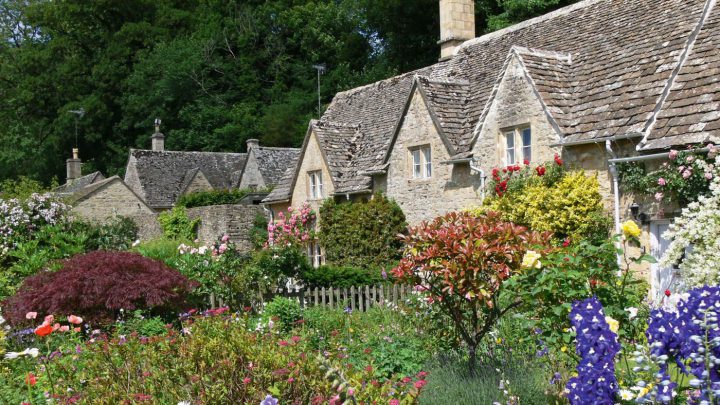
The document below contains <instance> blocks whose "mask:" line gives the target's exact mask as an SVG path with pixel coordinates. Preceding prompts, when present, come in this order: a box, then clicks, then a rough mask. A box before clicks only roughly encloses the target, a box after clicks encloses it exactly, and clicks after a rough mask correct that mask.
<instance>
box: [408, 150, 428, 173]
mask: <svg viewBox="0 0 720 405" xmlns="http://www.w3.org/2000/svg"><path fill="white" fill-rule="evenodd" d="M410 155H411V158H412V177H413V178H414V179H427V178H430V176H432V155H431V152H430V146H429V145H425V146H419V147H415V148H412V149H410Z"/></svg>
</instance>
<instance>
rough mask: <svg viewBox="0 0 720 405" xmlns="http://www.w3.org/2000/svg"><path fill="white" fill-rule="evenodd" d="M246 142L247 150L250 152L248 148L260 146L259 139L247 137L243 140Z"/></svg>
mask: <svg viewBox="0 0 720 405" xmlns="http://www.w3.org/2000/svg"><path fill="white" fill-rule="evenodd" d="M245 142H246V143H247V151H248V152H250V149H255V148H259V147H260V141H259V140H257V139H248V140H247V141H245Z"/></svg>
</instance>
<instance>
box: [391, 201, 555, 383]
mask: <svg viewBox="0 0 720 405" xmlns="http://www.w3.org/2000/svg"><path fill="white" fill-rule="evenodd" d="M549 237H550V235H549V234H548V233H545V234H540V233H538V232H534V231H530V230H528V229H527V228H525V227H523V226H519V225H515V224H513V223H510V222H503V221H502V220H501V218H500V214H498V213H495V212H488V213H485V214H480V215H474V214H472V213H469V212H461V213H457V212H451V213H449V214H446V215H445V216H442V217H438V218H436V219H434V220H433V221H432V222H430V223H423V224H421V225H420V226H418V227H414V228H411V230H410V234H409V235H407V236H403V237H402V240H403V241H404V242H405V246H406V247H405V256H404V257H403V259H402V260H401V261H400V264H399V265H398V267H396V268H395V269H393V274H394V275H395V277H397V279H398V282H400V283H413V284H415V285H417V286H420V287H421V288H422V289H423V290H424V291H426V292H427V294H428V300H429V302H431V304H432V305H433V306H435V307H437V308H438V309H439V310H440V311H442V313H444V315H445V316H447V317H448V318H449V319H450V320H451V322H452V323H453V325H454V327H455V330H456V331H457V333H458V334H459V335H460V337H461V338H462V340H463V341H464V342H465V344H466V345H467V347H468V355H469V360H468V366H469V369H470V372H471V373H473V372H474V371H475V363H476V349H477V346H478V345H479V344H480V342H481V341H482V339H483V337H484V336H485V335H486V334H487V333H488V332H489V331H490V330H491V328H492V327H493V326H494V325H495V323H496V322H497V321H498V320H499V319H500V318H501V317H502V316H503V315H505V314H506V313H507V312H508V311H509V310H511V309H513V308H515V307H517V306H518V305H520V304H521V302H519V301H514V302H510V303H508V304H505V305H504V307H501V305H502V304H501V302H500V301H499V299H498V298H499V295H500V292H501V290H502V287H503V284H504V283H505V281H507V280H508V279H509V278H510V277H512V276H513V275H515V274H516V273H518V272H520V271H521V269H522V268H523V267H526V268H529V267H535V265H536V263H539V261H538V255H539V253H537V252H534V251H531V250H530V249H531V248H536V247H540V249H539V250H538V251H540V252H542V251H543V250H544V248H543V247H542V246H543V244H544V243H545V242H544V241H546V240H548V239H549Z"/></svg>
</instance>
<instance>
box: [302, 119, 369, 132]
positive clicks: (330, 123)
mask: <svg viewBox="0 0 720 405" xmlns="http://www.w3.org/2000/svg"><path fill="white" fill-rule="evenodd" d="M312 125H313V126H314V127H317V128H320V129H326V128H333V127H334V128H343V129H354V130H356V131H357V130H359V129H360V124H349V123H344V122H336V121H322V120H321V121H315V122H313V123H312Z"/></svg>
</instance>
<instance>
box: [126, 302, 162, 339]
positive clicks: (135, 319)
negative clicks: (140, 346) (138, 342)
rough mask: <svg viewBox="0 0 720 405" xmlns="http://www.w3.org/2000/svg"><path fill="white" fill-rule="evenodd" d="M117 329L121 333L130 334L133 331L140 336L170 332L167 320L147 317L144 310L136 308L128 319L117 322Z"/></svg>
mask: <svg viewBox="0 0 720 405" xmlns="http://www.w3.org/2000/svg"><path fill="white" fill-rule="evenodd" d="M116 325H117V326H116V331H117V333H118V334H120V335H129V334H131V333H133V332H135V333H137V334H138V335H140V336H147V337H150V336H160V335H165V334H166V333H167V332H168V328H167V326H166V322H165V321H164V320H163V319H162V318H160V317H158V316H151V317H149V318H148V317H145V315H144V314H143V311H141V310H139V309H138V310H135V311H133V312H132V314H131V316H130V317H129V318H128V319H124V320H121V321H120V322H118V323H117V324H116Z"/></svg>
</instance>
